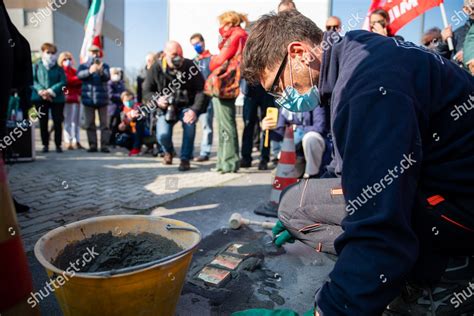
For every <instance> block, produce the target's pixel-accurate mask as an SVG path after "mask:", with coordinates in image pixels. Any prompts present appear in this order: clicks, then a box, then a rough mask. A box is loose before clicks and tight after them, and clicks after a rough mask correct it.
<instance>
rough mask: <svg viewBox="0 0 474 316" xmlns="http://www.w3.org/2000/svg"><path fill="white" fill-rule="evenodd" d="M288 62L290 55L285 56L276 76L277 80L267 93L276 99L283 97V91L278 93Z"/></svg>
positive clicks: (274, 80)
mask: <svg viewBox="0 0 474 316" xmlns="http://www.w3.org/2000/svg"><path fill="white" fill-rule="evenodd" d="M287 62H288V53H286V54H285V57H284V58H283V60H282V62H281V64H280V67H279V68H278V71H277V73H276V75H275V79H273V83H272V85H271V88H270V90H267V93H268V94H269V95H271V96H272V97H274V98H281V97H283V91H278V90H279V89H280V77H281V74H282V73H283V71H284V70H285V67H286V63H287Z"/></svg>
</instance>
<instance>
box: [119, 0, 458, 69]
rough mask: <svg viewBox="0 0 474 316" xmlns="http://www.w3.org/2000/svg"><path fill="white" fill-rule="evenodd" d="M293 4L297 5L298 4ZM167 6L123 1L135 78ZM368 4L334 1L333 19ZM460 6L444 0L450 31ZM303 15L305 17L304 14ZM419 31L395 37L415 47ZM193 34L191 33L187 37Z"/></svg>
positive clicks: (437, 21) (149, 0) (155, 47)
mask: <svg viewBox="0 0 474 316" xmlns="http://www.w3.org/2000/svg"><path fill="white" fill-rule="evenodd" d="M169 1H173V0H169ZM195 1H199V0H195ZM221 1H226V0H221ZM256 1H258V0H256ZM294 1H295V3H296V5H298V0H294ZM418 1H423V0H418ZM278 2H279V0H275V3H278ZM167 3H168V0H125V68H126V69H127V71H128V72H129V73H133V74H135V73H136V71H137V70H138V69H139V68H141V67H143V66H144V63H145V55H146V54H147V53H148V52H157V51H159V50H162V49H163V45H164V43H165V42H166V40H167V38H168V21H167V19H168V7H167ZM370 3H371V1H370V0H334V1H333V15H337V16H339V17H341V19H342V22H343V25H344V23H345V22H346V23H347V21H349V19H351V15H352V14H357V13H358V14H359V15H360V16H365V14H366V13H367V10H368V8H369V6H370ZM462 4H463V0H445V8H446V15H447V18H448V23H451V24H453V29H456V28H457V27H459V26H460V25H462V23H464V22H458V21H459V20H460V19H459V17H461V18H462V16H461V14H460V13H459V11H461V8H462ZM229 9H231V8H229ZM302 13H303V14H304V12H302ZM434 26H438V27H440V28H443V27H442V26H443V23H442V19H441V13H440V10H439V8H438V7H435V8H433V9H431V10H429V11H427V12H426V14H425V23H424V25H423V30H425V31H426V30H428V29H430V28H431V27H434ZM359 27H362V25H360V26H359ZM421 31H422V26H421V17H418V18H417V19H415V20H413V21H412V22H411V23H409V24H408V25H406V26H405V27H403V28H402V29H401V30H400V31H399V32H398V33H397V34H399V35H401V36H403V37H404V38H405V40H408V41H411V42H414V43H417V44H418V43H419V42H420V38H421ZM192 32H193V31H192V30H190V33H192Z"/></svg>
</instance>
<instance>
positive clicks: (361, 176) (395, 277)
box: [316, 84, 422, 316]
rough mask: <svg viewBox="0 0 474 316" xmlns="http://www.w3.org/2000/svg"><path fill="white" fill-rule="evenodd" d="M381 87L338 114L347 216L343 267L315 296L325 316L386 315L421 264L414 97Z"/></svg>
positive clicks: (341, 241)
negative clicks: (415, 212) (415, 216)
mask: <svg viewBox="0 0 474 316" xmlns="http://www.w3.org/2000/svg"><path fill="white" fill-rule="evenodd" d="M384 86H385V94H383V93H382V92H380V91H379V89H375V88H374V89H373V90H372V91H367V92H361V93H357V95H356V96H354V97H351V98H350V101H349V102H348V103H347V104H345V105H341V107H340V108H338V109H337V113H336V118H335V122H334V128H333V130H334V135H335V140H336V142H335V144H336V146H337V148H338V150H339V153H340V154H341V157H342V163H343V167H342V187H343V191H344V197H345V199H346V203H347V204H346V205H347V206H346V211H347V212H348V213H347V216H346V218H345V219H344V220H343V222H342V227H343V229H344V233H343V234H342V235H341V236H340V237H339V238H338V239H337V240H336V243H335V247H336V251H337V252H338V254H339V258H338V261H337V262H336V265H335V267H334V270H333V271H332V272H331V274H330V281H329V282H326V283H325V284H324V285H323V287H322V288H321V289H320V290H319V291H318V293H317V294H316V304H317V306H318V311H319V313H320V315H321V316H325V315H381V314H382V312H383V310H384V308H385V307H386V306H387V304H389V303H390V302H391V301H392V300H393V299H394V298H395V297H396V296H397V295H398V294H399V292H400V288H401V286H402V284H403V282H404V280H405V278H406V277H407V275H408V273H409V272H410V270H411V269H412V267H413V265H414V263H415V261H416V259H417V256H418V242H417V238H416V236H415V233H414V231H413V230H412V227H411V216H412V207H413V204H414V200H415V198H416V190H417V184H418V178H419V173H420V166H421V159H422V152H421V136H420V133H419V127H418V120H417V114H416V111H415V106H414V104H413V100H412V99H411V98H410V97H408V96H407V95H405V94H402V93H400V92H397V91H395V90H390V89H389V88H388V87H389V85H388V84H387V85H384ZM346 93H349V91H346Z"/></svg>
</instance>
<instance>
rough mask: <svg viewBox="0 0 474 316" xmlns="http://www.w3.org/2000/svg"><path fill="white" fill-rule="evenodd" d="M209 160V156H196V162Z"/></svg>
mask: <svg viewBox="0 0 474 316" xmlns="http://www.w3.org/2000/svg"><path fill="white" fill-rule="evenodd" d="M208 160H209V157H208V156H199V157H197V158H194V161H196V162H204V161H208Z"/></svg>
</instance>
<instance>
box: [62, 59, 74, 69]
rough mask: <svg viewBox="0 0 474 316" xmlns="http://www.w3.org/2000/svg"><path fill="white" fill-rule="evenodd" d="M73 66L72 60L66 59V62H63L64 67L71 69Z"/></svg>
mask: <svg viewBox="0 0 474 316" xmlns="http://www.w3.org/2000/svg"><path fill="white" fill-rule="evenodd" d="M71 65H72V62H71V60H70V59H65V60H64V61H63V66H64V67H71Z"/></svg>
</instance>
